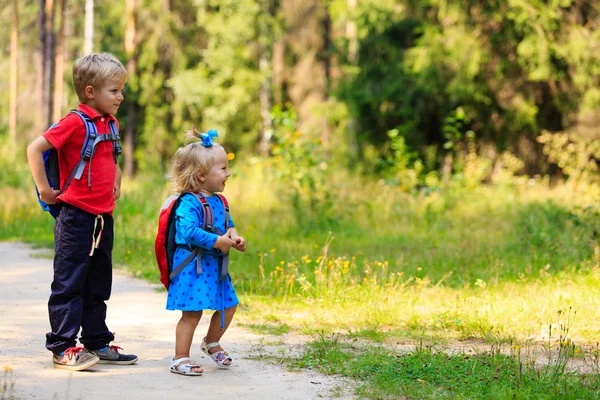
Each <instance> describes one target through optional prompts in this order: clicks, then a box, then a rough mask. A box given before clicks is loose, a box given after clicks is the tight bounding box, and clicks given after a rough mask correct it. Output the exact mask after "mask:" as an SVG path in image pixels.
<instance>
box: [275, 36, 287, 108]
mask: <svg viewBox="0 0 600 400" xmlns="http://www.w3.org/2000/svg"><path fill="white" fill-rule="evenodd" d="M284 74H285V41H284V39H279V40H278V41H277V42H275V44H273V98H274V99H275V103H276V104H282V103H284V102H285V100H286V98H285V90H284V88H283V85H284V81H285V77H284Z"/></svg>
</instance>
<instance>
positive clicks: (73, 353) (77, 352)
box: [65, 347, 84, 356]
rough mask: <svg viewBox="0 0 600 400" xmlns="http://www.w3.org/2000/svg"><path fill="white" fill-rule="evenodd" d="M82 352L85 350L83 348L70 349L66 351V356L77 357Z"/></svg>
mask: <svg viewBox="0 0 600 400" xmlns="http://www.w3.org/2000/svg"><path fill="white" fill-rule="evenodd" d="M81 350H84V348H83V347H69V348H68V349H66V350H65V356H72V355H73V356H76V355H77V354H79V352H80V351H81Z"/></svg>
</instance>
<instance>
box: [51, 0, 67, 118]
mask: <svg viewBox="0 0 600 400" xmlns="http://www.w3.org/2000/svg"><path fill="white" fill-rule="evenodd" d="M58 7H59V10H58V13H57V14H58V15H59V18H60V26H59V28H58V35H57V40H56V55H55V56H56V57H55V66H56V68H55V72H54V105H53V107H52V111H53V114H52V121H54V122H57V121H58V120H59V119H60V117H61V116H62V105H63V89H64V71H65V49H66V47H67V46H66V40H67V39H66V34H65V26H66V23H67V0H59V4H58Z"/></svg>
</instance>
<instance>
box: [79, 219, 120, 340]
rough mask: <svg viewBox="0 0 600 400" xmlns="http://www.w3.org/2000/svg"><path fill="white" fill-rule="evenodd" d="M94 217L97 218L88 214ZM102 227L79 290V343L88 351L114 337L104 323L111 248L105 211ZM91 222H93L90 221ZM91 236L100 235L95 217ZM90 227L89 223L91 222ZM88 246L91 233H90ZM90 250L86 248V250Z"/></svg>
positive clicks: (111, 225)
mask: <svg viewBox="0 0 600 400" xmlns="http://www.w3.org/2000/svg"><path fill="white" fill-rule="evenodd" d="M92 217H93V218H94V219H97V218H98V217H96V216H92ZM102 219H103V220H104V227H103V229H102V237H101V240H100V244H99V246H98V248H96V249H94V254H93V255H92V256H91V257H90V267H89V270H88V274H87V277H86V280H85V290H84V293H83V316H82V320H81V327H82V331H81V339H80V341H81V343H83V345H84V346H85V348H86V349H88V350H99V349H103V348H104V347H106V346H107V345H108V344H109V343H110V342H112V341H113V340H115V337H114V335H113V334H112V332H110V330H109V329H108V327H107V326H106V301H107V300H108V299H109V298H110V294H111V289H112V248H113V237H114V233H113V226H114V221H113V218H112V216H110V215H109V214H103V215H102ZM92 224H93V222H92ZM96 225H97V226H96V232H94V237H97V236H98V234H100V229H101V220H100V219H98V221H97V224H96ZM92 226H93V225H92ZM90 247H91V236H90ZM89 251H90V249H89V248H88V252H89Z"/></svg>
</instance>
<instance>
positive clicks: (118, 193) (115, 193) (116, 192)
mask: <svg viewBox="0 0 600 400" xmlns="http://www.w3.org/2000/svg"><path fill="white" fill-rule="evenodd" d="M113 196H114V198H115V200H119V197H121V188H119V187H118V186H117V185H115V187H114V189H113Z"/></svg>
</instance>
